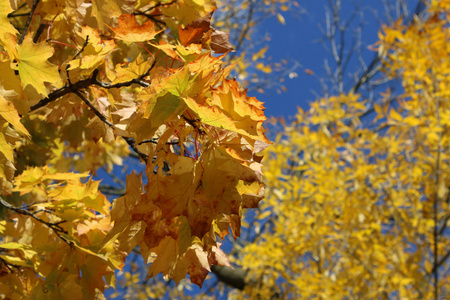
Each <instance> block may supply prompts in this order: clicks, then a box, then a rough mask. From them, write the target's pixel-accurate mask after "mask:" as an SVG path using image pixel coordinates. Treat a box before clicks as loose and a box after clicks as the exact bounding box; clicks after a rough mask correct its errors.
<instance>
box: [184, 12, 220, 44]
mask: <svg viewBox="0 0 450 300" xmlns="http://www.w3.org/2000/svg"><path fill="white" fill-rule="evenodd" d="M213 13H214V12H213V11H212V12H210V13H209V14H207V15H205V16H204V17H201V18H199V19H196V20H194V21H192V22H191V23H189V24H188V25H187V26H186V27H184V28H182V27H180V28H179V30H178V34H179V36H180V41H181V44H183V46H187V45H189V44H192V43H199V42H201V40H202V38H203V34H204V33H206V32H208V31H209V30H210V29H211V17H212V15H213Z"/></svg>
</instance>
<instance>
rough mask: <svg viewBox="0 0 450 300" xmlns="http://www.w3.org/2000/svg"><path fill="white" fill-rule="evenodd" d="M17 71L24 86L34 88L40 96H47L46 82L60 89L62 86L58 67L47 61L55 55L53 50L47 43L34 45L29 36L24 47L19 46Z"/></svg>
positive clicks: (24, 42) (17, 47)
mask: <svg viewBox="0 0 450 300" xmlns="http://www.w3.org/2000/svg"><path fill="white" fill-rule="evenodd" d="M16 49H17V56H18V57H17V61H18V64H17V70H18V71H19V76H20V79H21V80H22V83H23V86H24V87H25V86H27V85H31V86H33V87H34V88H35V89H36V91H37V92H38V93H39V94H42V95H44V96H47V95H48V93H47V89H46V87H45V82H51V83H52V84H53V85H54V86H56V87H58V86H60V85H61V84H62V80H61V76H60V75H59V72H58V67H57V66H55V65H53V64H51V63H49V62H48V61H47V59H48V58H50V57H51V56H52V55H53V52H54V50H53V48H52V47H50V46H48V45H47V44H46V43H45V42H41V43H38V44H34V43H33V41H32V39H31V36H30V35H27V37H26V38H25V39H24V41H23V44H22V45H17V46H16Z"/></svg>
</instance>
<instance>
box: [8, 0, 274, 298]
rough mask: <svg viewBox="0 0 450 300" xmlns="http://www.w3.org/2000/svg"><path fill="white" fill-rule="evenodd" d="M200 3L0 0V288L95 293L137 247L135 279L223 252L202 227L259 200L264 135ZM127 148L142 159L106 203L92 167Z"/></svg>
mask: <svg viewBox="0 0 450 300" xmlns="http://www.w3.org/2000/svg"><path fill="white" fill-rule="evenodd" d="M214 8H215V4H214V3H213V2H212V1H209V0H205V1H195V2H194V1H188V0H177V1H138V2H134V1H120V0H119V1H92V2H91V1H87V2H85V1H63V0H61V1H39V0H36V1H34V0H33V1H28V2H22V1H7V0H2V1H1V2H0V21H1V24H2V26H1V27H0V45H1V47H2V48H3V51H2V52H1V53H0V69H1V72H0V74H1V75H0V94H1V97H0V105H1V106H2V109H0V115H1V124H2V126H1V128H2V129H1V132H0V140H1V141H2V142H1V144H0V167H1V168H0V170H1V172H0V187H1V197H0V203H1V207H2V220H1V221H0V232H1V234H2V238H1V239H0V267H1V269H0V278H1V280H0V295H2V297H5V298H12V299H18V298H28V297H29V298H36V299H44V298H46V299H65V298H70V299H93V298H104V295H103V293H104V290H105V288H106V287H114V286H115V270H120V269H122V268H123V265H124V262H125V258H126V257H127V256H128V255H129V254H130V253H131V252H133V251H135V250H134V249H135V248H136V247H137V246H139V249H140V252H141V253H140V254H141V256H142V258H143V260H144V261H145V262H146V263H151V265H150V268H149V271H148V278H151V277H153V276H155V275H156V274H158V273H163V274H164V275H165V276H168V277H171V278H173V279H174V280H175V281H176V282H179V281H180V280H181V279H182V278H184V277H185V276H186V274H189V277H190V280H191V281H192V282H194V283H196V284H198V285H200V286H201V285H202V282H203V280H204V278H205V276H206V275H207V273H208V271H209V270H210V266H211V265H212V264H217V265H228V264H229V263H228V260H227V258H226V256H225V255H224V253H223V252H222V250H220V244H218V243H217V237H221V238H224V237H225V236H226V235H227V234H228V233H229V230H230V229H229V228H230V227H231V230H232V231H233V233H234V234H235V235H236V234H237V232H239V228H240V218H241V216H240V215H241V209H242V208H250V207H255V206H256V205H257V203H258V202H259V200H260V199H261V198H262V196H263V189H264V185H263V183H262V174H261V170H260V168H261V164H260V161H261V157H260V156H259V155H258V153H259V152H260V151H262V150H263V149H264V148H265V147H266V146H267V143H268V141H267V139H266V138H265V136H264V129H263V128H262V122H263V121H264V120H265V117H264V114H263V107H262V104H261V103H260V102H259V101H258V100H256V99H255V98H251V97H248V96H247V94H246V91H245V90H243V89H241V88H240V87H239V85H238V83H237V82H236V81H235V80H232V79H228V76H229V74H230V72H231V71H232V67H231V66H225V65H223V60H224V57H225V56H224V55H218V54H222V53H228V52H230V51H232V47H231V44H230V43H229V41H228V35H227V34H226V33H224V32H223V31H219V30H217V29H215V28H213V27H212V26H211V17H212V14H213V13H212V11H213V10H214ZM130 151H132V153H133V156H134V157H137V158H139V160H140V162H141V163H143V165H144V171H143V172H142V173H141V174H139V175H137V174H136V173H131V174H130V173H128V174H127V176H126V177H127V179H126V185H125V194H124V195H123V196H122V197H119V198H117V199H114V201H113V205H112V207H111V203H110V201H108V200H107V198H106V197H105V195H104V194H103V193H101V192H100V191H99V189H100V186H99V184H100V183H99V181H95V180H93V178H92V175H94V174H98V173H100V172H101V170H100V167H102V166H104V165H106V166H107V171H108V172H111V170H112V169H113V167H114V165H120V164H121V163H122V162H123V159H124V157H127V156H128V155H129V153H130ZM119 181H120V178H119ZM112 188H114V187H112ZM102 190H104V191H109V192H111V190H110V189H108V187H103V188H102ZM113 194H114V191H113ZM105 282H106V286H105Z"/></svg>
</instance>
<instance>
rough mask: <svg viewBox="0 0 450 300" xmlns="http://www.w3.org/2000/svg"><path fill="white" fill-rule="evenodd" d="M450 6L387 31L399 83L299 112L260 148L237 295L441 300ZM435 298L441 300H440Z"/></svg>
mask: <svg viewBox="0 0 450 300" xmlns="http://www.w3.org/2000/svg"><path fill="white" fill-rule="evenodd" d="M449 21H450V1H431V3H430V5H429V6H428V8H427V11H426V13H424V14H423V15H422V16H421V17H415V18H414V20H413V22H412V23H411V24H410V25H405V24H406V22H402V20H399V21H398V22H397V23H395V24H393V25H392V26H390V27H384V29H383V31H382V32H381V33H380V42H379V44H378V51H379V56H380V57H381V58H382V59H383V68H384V71H385V74H387V76H390V77H391V78H398V79H400V80H401V82H402V93H401V95H395V94H393V93H391V92H390V91H389V90H385V91H384V92H383V93H381V94H379V96H378V97H375V98H374V99H369V100H365V99H363V98H362V97H361V96H360V95H358V94H355V93H347V94H345V93H343V94H340V95H337V96H330V97H326V98H322V99H319V100H317V101H315V102H314V103H312V104H311V108H310V109H309V111H306V112H303V111H302V110H299V112H298V114H297V116H296V120H295V121H294V122H293V123H292V124H285V123H284V122H281V123H278V126H281V127H282V128H283V131H282V132H281V133H280V134H279V135H278V137H277V139H276V141H275V142H274V147H271V148H270V149H268V150H267V156H268V157H269V158H268V160H267V167H266V169H265V175H266V178H267V186H268V189H267V190H266V197H267V199H266V200H264V201H262V202H261V205H260V206H261V209H262V210H263V213H262V214H260V215H257V216H256V221H255V222H254V223H253V224H252V228H253V230H254V232H255V233H256V234H257V235H256V239H255V241H254V242H253V243H248V244H246V245H245V246H244V247H242V248H241V249H240V250H239V251H238V257H237V259H235V263H236V264H237V265H240V266H242V267H243V268H245V269H246V270H248V275H247V280H246V283H247V284H246V285H245V289H244V292H243V293H239V292H237V291H235V292H234V295H235V297H236V298H238V299H240V298H255V299H257V298H262V297H264V298H267V297H269V295H270V297H272V298H282V299H284V298H292V299H309V298H311V299H316V298H319V299H352V298H357V299H441V298H440V297H443V298H446V296H448V295H449V292H450V291H449V290H448V287H449V280H450V277H449V268H450V264H449V257H450V251H449V245H450V240H449V229H448V225H449V224H450V213H449V204H450V203H449V201H450V198H449V188H450V184H449V182H450V157H449V151H448V149H450V135H449V133H450V114H449V112H450V101H449V99H448V97H449V86H450V82H449V78H450V77H449V75H450V71H449V70H450V65H449V62H450V61H449V57H450V47H449V45H450V43H449V41H450V27H449ZM443 298H442V299H443Z"/></svg>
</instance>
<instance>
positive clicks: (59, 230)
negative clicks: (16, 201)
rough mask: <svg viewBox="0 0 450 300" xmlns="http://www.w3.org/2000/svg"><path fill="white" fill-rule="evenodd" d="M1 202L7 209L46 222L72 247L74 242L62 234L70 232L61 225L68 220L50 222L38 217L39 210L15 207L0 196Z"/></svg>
mask: <svg viewBox="0 0 450 300" xmlns="http://www.w3.org/2000/svg"><path fill="white" fill-rule="evenodd" d="M0 203H1V204H2V205H3V206H4V207H6V208H7V209H10V210H12V211H15V212H17V213H19V214H21V215H25V216H29V217H32V218H33V219H35V220H36V221H38V222H40V223H42V224H44V225H45V226H47V227H48V228H50V229H51V230H53V232H54V233H55V234H56V235H57V236H58V237H59V238H60V239H61V240H63V241H64V242H65V243H66V244H67V245H69V246H70V247H72V242H70V241H69V240H67V239H66V238H65V237H63V236H62V235H61V234H63V233H64V234H68V232H67V231H66V230H64V228H62V227H61V226H60V225H61V224H62V223H65V222H66V221H65V220H63V221H59V222H54V223H50V222H47V221H44V220H42V219H41V218H39V217H36V213H37V212H30V211H29V210H26V209H23V208H19V207H15V206H12V205H11V204H9V203H8V202H6V201H5V200H3V199H2V198H0Z"/></svg>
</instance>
